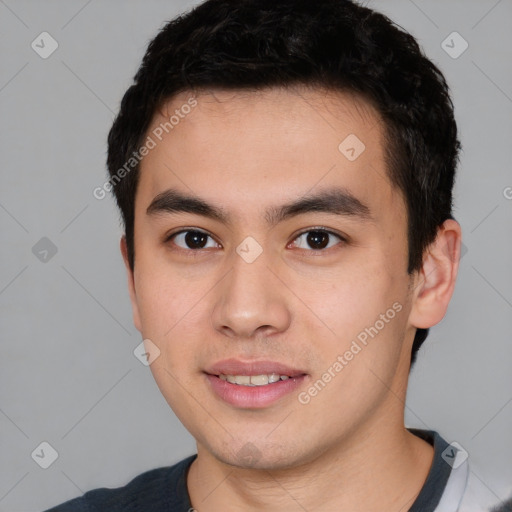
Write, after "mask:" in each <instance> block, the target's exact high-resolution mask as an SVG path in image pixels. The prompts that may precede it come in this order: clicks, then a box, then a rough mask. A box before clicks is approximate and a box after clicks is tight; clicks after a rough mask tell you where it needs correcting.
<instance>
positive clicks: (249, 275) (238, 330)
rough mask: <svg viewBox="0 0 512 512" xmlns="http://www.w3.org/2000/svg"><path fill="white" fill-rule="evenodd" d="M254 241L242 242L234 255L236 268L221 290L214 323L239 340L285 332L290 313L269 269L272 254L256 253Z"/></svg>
mask: <svg viewBox="0 0 512 512" xmlns="http://www.w3.org/2000/svg"><path fill="white" fill-rule="evenodd" d="M250 244H251V242H250V241H249V242H248V245H244V243H243V242H242V243H241V244H240V245H239V246H238V248H237V250H236V252H234V254H233V255H232V259H231V260H232V269H231V272H229V274H228V275H227V276H226V279H225V280H224V281H223V286H222V288H221V289H220V290H219V292H220V293H219V295H218V297H217V300H216V303H215V306H214V311H213V323H214V326H215V328H216V329H217V330H220V331H222V332H223V333H224V334H229V335H231V336H236V337H242V336H243V337H251V336H253V335H254V334H255V332H256V331H257V330H258V329H262V328H265V330H267V331H269V332H270V331H281V330H284V329H286V328H287V327H288V325H289V321H290V312H289V310H288V305H287V300H286V296H285V294H284V293H283V290H282V285H281V286H279V281H278V280H277V279H276V277H275V276H274V275H273V273H272V272H271V271H270V269H269V268H268V266H269V257H270V254H269V253H267V252H265V251H263V250H260V251H259V254H256V252H255V247H251V245H250Z"/></svg>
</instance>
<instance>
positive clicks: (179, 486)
mask: <svg viewBox="0 0 512 512" xmlns="http://www.w3.org/2000/svg"><path fill="white" fill-rule="evenodd" d="M195 457H196V456H195V455H193V456H191V457H187V458H186V459H183V460H182V461H180V462H178V463H177V464H175V465H174V466H165V467H160V468H155V469H151V470H149V471H146V472H144V473H141V474H140V475H138V476H136V477H135V478H133V479H132V480H130V482H128V483H127V484H126V485H124V486H122V487H116V488H114V489H111V488H106V487H101V488H98V489H93V490H91V491H88V492H86V493H85V494H84V495H83V496H80V497H78V498H74V499H72V500H69V501H66V502H65V503H62V504H60V505H57V506H56V507H53V508H51V509H48V510H47V511H46V512H102V511H104V510H105V511H108V512H121V511H123V512H132V511H133V512H135V511H139V510H144V511H146V512H150V511H153V510H155V511H157V510H162V508H163V507H169V506H170V505H174V506H179V505H181V504H184V505H187V502H188V494H187V491H186V479H185V474H186V471H187V470H188V468H189V466H190V464H191V463H192V461H193V460H194V459H195Z"/></svg>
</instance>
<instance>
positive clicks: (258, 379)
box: [217, 373, 291, 386]
mask: <svg viewBox="0 0 512 512" xmlns="http://www.w3.org/2000/svg"><path fill="white" fill-rule="evenodd" d="M217 377H219V379H220V380H224V381H227V382H229V383H230V384H237V385H238V386H267V385H268V384H275V383H276V382H279V381H280V380H287V379H290V378H291V377H290V376H289V375H279V374H277V373H269V374H264V373H263V374H261V375H224V374H223V373H221V374H220V375H217Z"/></svg>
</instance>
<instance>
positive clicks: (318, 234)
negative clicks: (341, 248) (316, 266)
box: [294, 229, 344, 251]
mask: <svg viewBox="0 0 512 512" xmlns="http://www.w3.org/2000/svg"><path fill="white" fill-rule="evenodd" d="M340 241H344V240H343V238H342V237H341V236H339V235H336V234H335V233H331V232H330V231H326V230H325V229H311V230H309V231H305V232H304V233H302V234H300V235H299V236H298V237H297V238H296V239H295V240H294V243H295V246H296V247H298V248H299V249H312V250H316V251H320V250H322V249H329V248H330V247H333V246H334V245H336V244H338V243H339V242H340Z"/></svg>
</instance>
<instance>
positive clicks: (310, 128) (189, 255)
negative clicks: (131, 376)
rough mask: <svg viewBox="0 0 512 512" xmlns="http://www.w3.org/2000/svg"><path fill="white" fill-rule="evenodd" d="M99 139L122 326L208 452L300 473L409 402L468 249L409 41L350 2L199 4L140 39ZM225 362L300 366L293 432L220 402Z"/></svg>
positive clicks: (447, 156) (418, 59)
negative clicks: (135, 60)
mask: <svg viewBox="0 0 512 512" xmlns="http://www.w3.org/2000/svg"><path fill="white" fill-rule="evenodd" d="M108 142H109V148H108V169H109V173H110V176H111V185H112V189H113V192H114V194H115V198H116V200H117V203H118V205H119V208H120V210H121V214H122V220H123V223H124V228H125V237H123V239H122V241H121V249H122V251H123V256H124V258H125V263H126V266H127V270H128V275H129V285H130V293H131V298H132V304H133V308H134V321H135V325H136V326H137V328H138V329H139V330H140V331H141V333H142V335H143V337H144V338H146V339H149V340H151V342H152V343H153V344H154V345H155V346H156V347H158V350H160V356H159V357H158V359H156V360H155V361H154V363H152V365H151V369H152V371H153V374H154V376H155V379H156V381H157V383H158V385H159V387H160V389H161V390H162V392H163V394H164V396H165V397H166V399H167V400H168V401H169V403H170V405H171V406H172V407H173V409H174V410H175V412H176V414H177V415H178V416H179V417H180V419H181V420H182V421H183V423H184V424H185V426H186V427H187V428H188V429H189V430H190V431H191V432H192V434H193V435H194V437H195V438H196V439H197V440H198V442H199V444H201V445H203V446H206V447H208V449H209V451H211V452H212V453H215V454H216V455H217V456H218V457H219V458H220V459H223V460H226V461H231V462H233V460H235V459H233V457H235V458H236V454H237V453H239V452H240V450H241V449H242V448H243V447H244V446H247V443H252V445H254V446H258V447H259V448H258V454H260V455H261V464H262V465H267V466H269V467H270V466H272V465H273V464H275V461H274V462H273V461H271V460H270V458H271V456H270V455H267V453H270V451H269V450H267V449H270V447H272V449H273V450H274V451H273V452H272V453H274V454H276V455H275V456H279V453H280V454H281V455H283V456H285V460H292V459H293V457H295V460H296V461H297V462H300V461H304V460H307V458H308V457H310V456H312V455H311V454H312V453H314V452H316V453H318V451H321V450H322V449H327V446H328V445H329V443H332V442H334V440H335V439H339V437H342V436H348V435H350V433H353V432H354V431H355V430H356V428H357V427H361V426H362V425H363V424H364V423H365V422H366V423H369V422H370V420H371V419H372V418H374V419H375V418H377V416H378V414H380V413H379V412H378V411H385V410H387V411H388V412H389V411H390V410H392V409H393V408H398V409H399V408H400V405H398V404H396V403H394V402H393V400H392V399H390V397H389V389H390V387H391V388H392V389H393V386H396V387H397V389H400V390H401V392H403V393H405V382H406V380H407V375H408V372H409V369H410V365H411V364H412V363H413V362H414V359H415V355H416V353H417V350H418V349H419V347H420V345H421V344H422V343H423V341H424V340H425V338H426V336H427V333H428V328H429V327H430V326H432V325H434V324H435V323H437V322H439V321H440V320H441V318H442V317H443V316H444V312H445V311H446V307H447V304H448V302H449V299H450V297H451V293H452V291H453V284H454V280H455V276H456V271H457V260H458V250H459V243H460V229H459V228H458V225H457V223H456V222H455V221H454V220H453V219H452V218H451V209H452V187H453V183H454V173H455V167H456V162H457V156H458V151H459V142H458V140H457V130H456V124H455V121H454V116H453V106H452V103H451V101H450V98H449V92H448V87H447V84H446V82H445V80H444V78H443V76H442V74H441V72H440V71H439V70H438V69H437V68H436V67H435V66H434V65H433V64H432V63H431V62H430V61H429V60H428V59H427V58H426V57H425V56H424V55H423V53H422V52H421V50H420V48H419V47H418V45H417V43H416V41H415V40H414V38H413V37H412V36H411V35H409V34H407V33H406V32H404V31H403V30H401V29H399V28H398V27H397V26H395V25H394V24H393V23H392V22H391V21H390V20H389V19H387V18H386V17H385V16H383V15H381V14H378V13H376V12H374V11H372V10H370V9H367V8H364V7H361V6H359V5H357V4H355V3H353V2H351V1H340V0H319V1H317V2H310V1H308V0H284V1H281V2H273V1H271V0H268V1H265V0H263V1H262V0H258V1H257V2H256V1H254V0H250V1H247V0H244V1H233V0H209V1H207V2H205V3H203V4H201V5H199V6H198V7H196V8H195V9H194V10H192V11H191V12H190V13H188V14H186V15H184V16H182V17H179V18H177V19H176V20H174V21H171V22H170V23H168V24H167V25H166V26H165V27H164V28H163V29H162V30H161V31H160V33H159V34H158V35H157V36H156V37H155V39H153V41H151V43H150V45H149V47H148V50H147V52H146V55H145V56H144V59H143V62H142V65H141V67H140V69H139V70H138V72H137V74H136V76H135V80H134V84H133V85H132V86H131V87H130V88H129V89H128V91H127V92H126V94H125V95H124V97H123V100H122V103H121V109H120V112H119V115H118V116H117V118H116V120H115V122H114V125H113V127H112V129H111V131H110V134H109V141H108ZM122 169H124V172H120V170H122ZM187 229H188V231H187ZM249 254H250V257H249V256H248V255H249ZM344 354H346V357H343V355H344ZM350 354H352V355H350ZM340 356H341V360H340V359H339V357H340ZM231 359H236V360H237V361H245V362H247V363H248V364H249V362H251V361H259V362H262V361H273V362H278V363H279V364H282V365H285V366H286V368H282V371H283V372H286V371H289V372H295V373H294V376H296V377H297V378H296V379H293V380H294V382H296V384H295V385H296V386H297V393H296V396H298V395H299V394H300V393H302V395H301V396H302V399H300V398H299V400H295V401H294V400H293V399H292V398H291V395H290V394H288V395H286V396H285V397H284V398H281V399H280V401H278V403H279V407H283V404H284V405H286V407H288V408H289V409H290V411H292V410H293V411H294V418H295V419H294V420H293V421H291V422H286V423H285V424H284V425H282V426H281V427H280V428H279V429H278V430H277V431H276V432H275V434H274V435H272V436H268V432H270V431H271V430H272V428H273V427H275V424H276V411H277V410H279V409H276V407H277V406H276V405H275V403H274V402H272V403H269V404H268V405H267V406H265V407H259V406H258V407H253V406H252V405H251V404H250V403H247V404H246V406H241V405H240V403H239V402H237V401H236V400H235V402H236V403H230V400H229V397H227V396H224V397H221V398H219V394H218V393H217V392H216V391H212V389H213V388H215V386H217V384H218V382H214V383H213V384H212V379H213V378H217V379H218V378H219V377H218V376H217V375H215V373H219V371H220V370H224V369H225V371H229V372H231V373H233V374H240V372H241V371H242V370H243V369H242V370H239V369H237V368H236V365H237V363H229V362H228V363H226V360H231ZM222 361H224V363H222V364H220V366H223V365H224V367H226V368H220V370H219V367H218V366H219V365H218V364H217V363H219V362H222ZM336 362H338V365H336ZM230 365H232V366H233V365H234V366H233V367H230ZM263 366H265V365H263ZM263 366H262V370H261V371H262V372H263V370H264V369H265V368H263ZM372 374H373V375H374V378H371V377H369V375H372ZM324 376H325V377H324ZM319 381H321V383H320V384H318V385H317V386H316V388H315V389H317V391H316V392H315V391H311V392H309V391H308V389H311V386H313V385H314V384H315V382H316V383H318V382H319ZM326 381H327V382H326ZM322 383H323V384H322ZM383 383H384V384H385V385H383ZM221 387H222V384H221ZM313 387H314V386H313ZM215 389H217V388H215ZM219 389H221V388H219ZM219 389H217V391H219ZM220 393H221V394H222V393H223V391H222V389H221V391H220ZM292 394H293V393H292ZM317 395H318V396H317ZM308 397H309V398H308ZM312 398H314V400H312ZM276 403H277V402H276ZM253 405H254V404H253ZM402 408H403V404H402ZM398 409H397V410H398ZM333 410H343V411H345V413H344V414H341V415H340V414H332V411H333ZM347 411H348V412H349V413H350V414H348V415H347V414H346V412H347ZM319 416H322V417H323V418H324V420H325V421H323V422H322V424H321V425H320V426H319V425H318V421H317V420H318V417H319ZM247 421H251V422H252V423H251V426H252V428H251V432H250V433H242V434H240V432H242V430H243V425H244V424H246V423H247ZM298 424H300V431H301V435H300V436H298V432H295V430H294V429H297V425H298ZM304 432H306V433H307V434H304ZM298 437H300V438H301V440H300V441H298ZM305 437H306V438H308V439H307V440H306V442H305V444H306V445H307V446H309V447H310V448H309V450H312V451H308V450H307V449H305V448H299V444H300V445H301V446H302V445H303V443H304V438H305ZM234 438H236V439H234ZM256 441H257V442H256ZM285 441H286V442H285ZM308 441H309V442H308ZM291 454H293V455H291ZM260 455H259V456H260Z"/></svg>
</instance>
